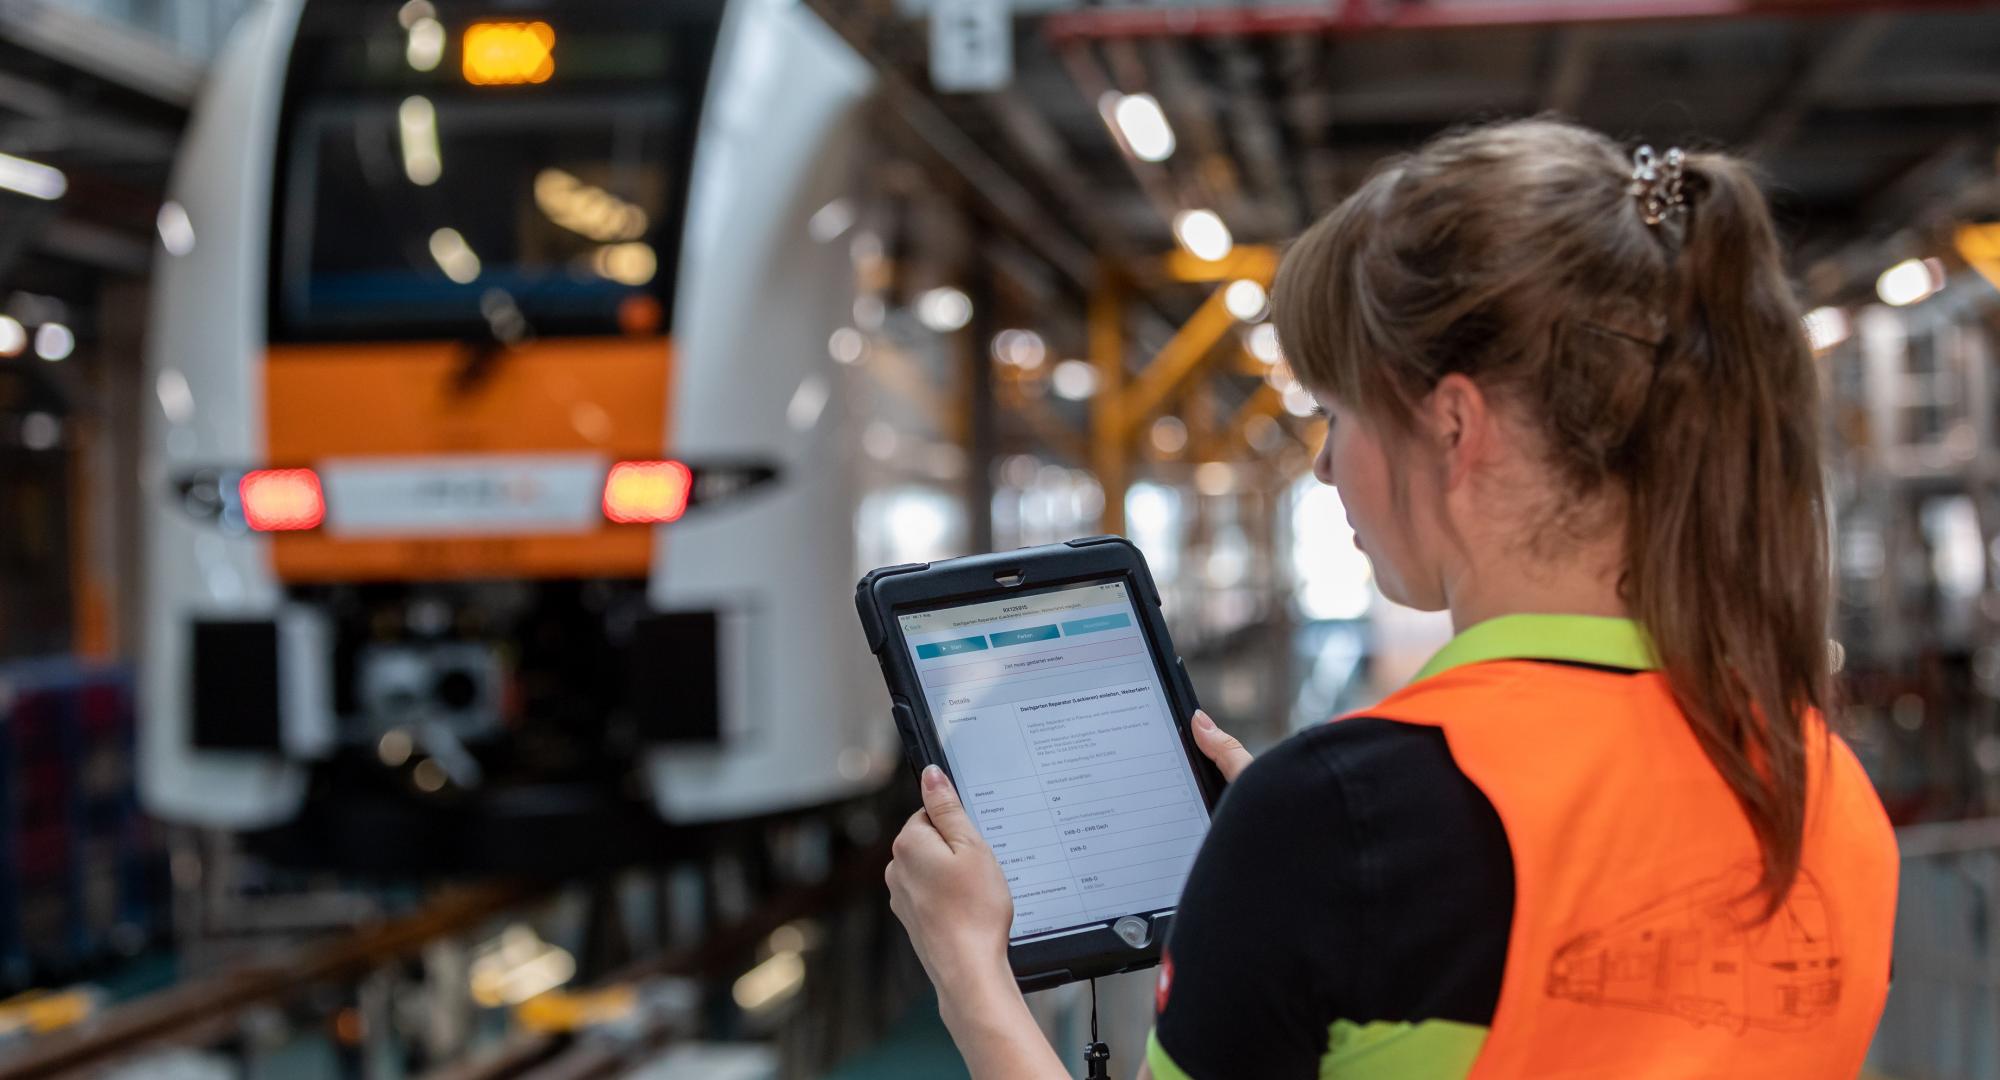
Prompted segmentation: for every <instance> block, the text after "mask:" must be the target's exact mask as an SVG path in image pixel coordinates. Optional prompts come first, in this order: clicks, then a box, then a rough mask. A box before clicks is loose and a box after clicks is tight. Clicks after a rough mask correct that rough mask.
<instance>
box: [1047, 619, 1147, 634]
mask: <svg viewBox="0 0 2000 1080" xmlns="http://www.w3.org/2000/svg"><path fill="white" fill-rule="evenodd" d="M1130 625H1132V617H1131V616H1129V615H1099V616H1097V617H1095V618H1091V619H1076V620H1073V621H1070V622H1066V623H1064V624H1062V632H1063V635H1064V636H1066V637H1075V636H1076V635H1078V634H1094V633H1097V632H1098V631H1099V630H1123V629H1125V628H1126V627H1128V626H1130Z"/></svg>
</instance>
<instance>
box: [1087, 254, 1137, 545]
mask: <svg viewBox="0 0 2000 1080" xmlns="http://www.w3.org/2000/svg"><path fill="white" fill-rule="evenodd" d="M1090 362H1091V364H1092V365H1093V366H1094V367H1096V369H1097V393H1096V394H1094V395H1092V396H1091V399H1090V471H1092V472H1094V473H1096V474H1097V483H1098V486H1100V487H1102V488H1103V489H1104V513H1103V515H1102V517H1101V519H1100V521H1101V525H1100V527H1101V528H1102V529H1103V530H1104V531H1105V532H1107V533H1123V532H1124V531H1125V488H1126V485H1127V484H1129V483H1130V480H1131V463H1130V461H1129V460H1128V457H1127V453H1126V450H1127V445H1128V443H1129V441H1130V440H1129V433H1128V432H1127V431H1126V430H1125V424H1126V419H1125V290H1124V285H1123V283H1122V282H1120V281H1119V280H1118V276H1117V271H1116V270H1114V269H1112V267H1111V266H1110V265H1109V264H1100V265H1099V267H1098V271H1097V290H1096V292H1094V293H1093V294H1092V295H1091V297H1090Z"/></svg>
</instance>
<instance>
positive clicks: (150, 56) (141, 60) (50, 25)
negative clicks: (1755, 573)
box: [0, 0, 202, 109]
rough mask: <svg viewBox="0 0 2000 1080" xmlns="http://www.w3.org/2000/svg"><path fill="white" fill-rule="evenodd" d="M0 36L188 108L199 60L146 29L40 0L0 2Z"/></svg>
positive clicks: (116, 83) (198, 74) (198, 73)
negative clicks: (159, 42)
mask: <svg viewBox="0 0 2000 1080" xmlns="http://www.w3.org/2000/svg"><path fill="white" fill-rule="evenodd" d="M0 38H5V39H7V40H8V41H11V42H13V43H14V44H16V45H19V46H20V47H22V48H24V49H27V50H29V51H30V52H34V53H37V54H39V55H41V56H44V57H46V58H48V59H50V60H54V61H55V62H57V63H59V64H62V65H64V66H66V67H71V68H75V69H76V70H78V71H82V72H85V73H87V74H89V75H92V76H94V77H96V78H98V79H101V80H103V81H104V82H107V83H110V84H112V85H114V86H121V87H124V88H125V89H127V90H132V91H136V92H138V93H141V94H144V95H146V96H147V97H150V98H153V99H154V100H156V101H163V102H166V103H167V104H169V105H172V106H175V107H176V108H180V109H186V108H188V107H189V106H191V105H192V104H194V95H195V90H196V89H197V88H198V87H199V86H200V85H201V76H202V68H201V65H200V64H198V63H196V62H195V61H193V60H190V59H188V58H186V57H184V56H181V55H180V54H178V53H175V52H172V51H171V50H168V49H165V48H162V47H161V46H159V45H157V44H155V43H154V42H153V41H152V40H150V39H148V38H147V37H146V36H145V35H144V34H141V33H139V32H137V31H135V30H130V29H127V28H125V27H123V26H119V25H117V24H116V23H111V22H106V21H105V20H103V19H98V18H94V17H92V16H89V15H85V14H82V13H80V12H76V11H71V10H66V9H64V8H63V7H62V6H61V5H59V4H52V3H46V2H41V0H4V2H0Z"/></svg>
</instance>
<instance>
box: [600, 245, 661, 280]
mask: <svg viewBox="0 0 2000 1080" xmlns="http://www.w3.org/2000/svg"><path fill="white" fill-rule="evenodd" d="M590 268H591V269H592V270H595V271H597V276H598V277H601V278H606V279H609V280H611V281H615V282H617V283H618V284H620V285H632V286H639V285H644V284H646V283H647V282H649V281H651V280H653V275H654V274H655V273H658V272H659V269H660V257H659V255H658V254H656V253H655V252H654V251H653V245H651V244H646V243H636V242H635V243H630V244H606V245H604V246H603V247H601V248H598V249H597V253H596V254H595V255H593V256H591V263H590Z"/></svg>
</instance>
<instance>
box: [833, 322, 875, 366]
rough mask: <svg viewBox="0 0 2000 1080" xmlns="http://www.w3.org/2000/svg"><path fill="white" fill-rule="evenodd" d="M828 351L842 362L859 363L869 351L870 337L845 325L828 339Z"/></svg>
mask: <svg viewBox="0 0 2000 1080" xmlns="http://www.w3.org/2000/svg"><path fill="white" fill-rule="evenodd" d="M826 352H827V355H828V356H831V357H833V358H834V360H836V361H838V362H839V363H842V364H858V363H860V362H861V357H862V356H863V355H864V354H866V353H867V352H868V339H867V337H865V336H863V335H862V333H861V331H859V330H856V329H855V328H853V327H852V326H843V327H841V328H840V329H838V330H835V331H834V332H833V336H831V337H829V338H827V339H826Z"/></svg>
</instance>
